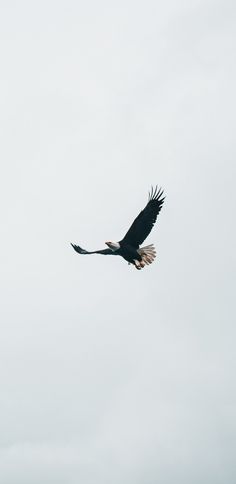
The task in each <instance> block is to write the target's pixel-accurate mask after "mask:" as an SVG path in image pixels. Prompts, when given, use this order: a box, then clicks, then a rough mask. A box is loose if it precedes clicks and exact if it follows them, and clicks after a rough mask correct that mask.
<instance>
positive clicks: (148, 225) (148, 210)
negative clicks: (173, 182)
mask: <svg viewBox="0 0 236 484" xmlns="http://www.w3.org/2000/svg"><path fill="white" fill-rule="evenodd" d="M162 195H163V190H162V189H161V188H160V189H159V190H158V189H157V187H156V188H155V189H153V187H152V189H151V192H150V193H149V200H148V203H147V205H146V207H145V208H144V209H143V210H142V211H141V212H140V214H139V215H138V216H137V217H136V219H135V220H134V222H133V223H132V225H131V227H130V228H129V230H128V232H127V234H126V235H125V236H124V238H123V240H121V241H120V243H121V244H122V243H125V244H128V245H132V246H133V247H136V248H138V247H139V245H140V244H142V243H143V241H144V240H145V239H146V238H147V236H148V235H149V233H150V232H151V230H152V228H153V225H154V224H155V222H156V219H157V215H158V214H159V212H160V210H161V207H162V205H163V202H164V199H165V197H162Z"/></svg>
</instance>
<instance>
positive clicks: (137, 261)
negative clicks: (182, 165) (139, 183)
mask: <svg viewBox="0 0 236 484" xmlns="http://www.w3.org/2000/svg"><path fill="white" fill-rule="evenodd" d="M163 193H164V191H163V190H162V188H159V189H158V187H157V186H156V187H155V188H153V187H151V190H150V192H149V196H148V202H147V204H146V206H145V207H144V209H143V210H142V211H141V212H140V213H139V215H138V216H137V217H136V218H135V220H134V222H133V223H132V225H131V226H130V228H129V230H128V232H127V233H126V234H125V236H124V237H123V239H122V240H120V241H119V242H111V241H108V242H105V244H106V245H107V246H108V248H106V249H102V250H95V251H92V252H89V251H87V250H85V249H82V247H80V246H79V245H75V244H72V243H71V245H72V247H73V249H74V250H75V251H76V252H78V253H79V254H81V255H89V254H102V255H119V256H121V257H123V259H125V260H126V261H127V262H128V264H131V265H133V266H134V267H135V268H136V269H137V270H141V269H143V268H144V267H145V266H147V265H149V264H152V262H153V261H154V259H155V257H156V250H155V247H154V245H153V244H149V245H146V246H145V247H140V245H141V244H142V243H143V242H144V240H145V239H146V238H147V236H148V235H149V233H150V232H151V230H152V228H153V226H154V224H155V222H156V219H157V215H158V214H159V212H160V210H161V208H162V205H163V202H164V200H165V196H163Z"/></svg>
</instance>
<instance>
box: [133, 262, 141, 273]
mask: <svg viewBox="0 0 236 484" xmlns="http://www.w3.org/2000/svg"><path fill="white" fill-rule="evenodd" d="M134 265H135V267H136V269H138V271H140V269H142V266H141V264H140V262H139V261H138V260H136V259H134Z"/></svg>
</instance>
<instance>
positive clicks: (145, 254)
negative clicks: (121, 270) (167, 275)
mask: <svg viewBox="0 0 236 484" xmlns="http://www.w3.org/2000/svg"><path fill="white" fill-rule="evenodd" d="M137 252H138V253H139V254H140V255H141V257H142V260H141V261H140V262H139V265H140V269H141V268H142V267H144V266H145V265H149V264H151V263H152V262H153V261H154V259H155V257H156V249H155V247H154V245H153V244H151V245H146V247H140V249H138V250H137Z"/></svg>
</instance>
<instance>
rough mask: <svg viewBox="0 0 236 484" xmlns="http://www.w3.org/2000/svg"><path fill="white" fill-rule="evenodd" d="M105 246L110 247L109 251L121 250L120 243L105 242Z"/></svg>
mask: <svg viewBox="0 0 236 484" xmlns="http://www.w3.org/2000/svg"><path fill="white" fill-rule="evenodd" d="M105 244H106V245H107V246H108V247H109V249H111V250H114V251H115V250H118V249H119V248H120V244H119V243H118V242H105Z"/></svg>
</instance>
